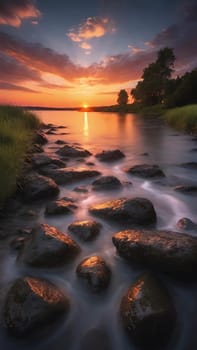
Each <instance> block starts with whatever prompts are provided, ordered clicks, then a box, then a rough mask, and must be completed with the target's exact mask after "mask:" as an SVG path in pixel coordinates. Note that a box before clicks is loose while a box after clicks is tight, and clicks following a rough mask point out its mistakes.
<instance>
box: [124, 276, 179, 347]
mask: <svg viewBox="0 0 197 350" xmlns="http://www.w3.org/2000/svg"><path fill="white" fill-rule="evenodd" d="M120 315H121V319H122V324H123V327H124V328H125V330H126V331H127V332H128V334H129V335H130V337H132V339H133V340H134V341H135V342H136V343H137V344H138V345H140V346H142V347H145V348H146V349H147V348H148V349H160V348H161V346H162V345H164V344H165V343H167V342H168V340H169V336H170V334H171V332H172V330H173V328H174V325H175V318H176V317H175V311H174V307H173V305H172V301H171V299H170V297H169V296H168V293H167V292H166V290H165V289H164V287H162V286H161V285H160V283H159V282H158V281H157V280H156V279H155V278H154V277H153V276H151V275H150V274H145V275H143V276H141V277H139V278H138V279H137V281H135V282H134V283H133V284H132V285H131V286H130V288H129V289H128V291H127V293H126V294H125V295H124V296H123V298H122V301H121V305H120ZM162 348H163V347H162Z"/></svg>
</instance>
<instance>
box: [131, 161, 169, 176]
mask: <svg viewBox="0 0 197 350" xmlns="http://www.w3.org/2000/svg"><path fill="white" fill-rule="evenodd" d="M126 172H127V173H128V174H130V175H134V176H139V177H144V178H154V177H164V176H165V175H164V173H163V171H162V170H161V169H160V168H159V166H158V165H155V164H153V165H150V164H139V165H133V166H132V167H130V168H129V169H127V170H126Z"/></svg>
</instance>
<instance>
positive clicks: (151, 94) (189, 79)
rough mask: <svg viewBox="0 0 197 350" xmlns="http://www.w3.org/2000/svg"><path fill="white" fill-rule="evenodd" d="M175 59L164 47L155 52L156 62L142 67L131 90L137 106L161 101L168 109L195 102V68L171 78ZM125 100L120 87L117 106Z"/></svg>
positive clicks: (126, 99) (123, 104) (196, 88)
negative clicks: (141, 72)
mask: <svg viewBox="0 0 197 350" xmlns="http://www.w3.org/2000/svg"><path fill="white" fill-rule="evenodd" d="M175 59H176V58H175V55H174V51H173V49H171V48H168V47H166V48H164V49H162V50H160V51H159V52H158V54H157V59H156V61H155V62H153V63H151V64H149V65H148V66H147V67H146V68H145V69H144V70H143V74H142V77H141V80H140V81H139V82H138V83H137V86H136V87H135V88H134V89H132V90H131V96H132V98H133V99H134V104H139V105H141V106H154V105H158V104H163V105H164V106H165V107H170V108H171V107H177V106H184V105H188V104H196V103H197V68H195V69H194V70H192V71H191V72H187V73H185V74H184V75H182V76H181V77H180V76H178V77H177V78H172V74H173V71H174V62H175ZM128 99H129V96H128V93H127V91H126V90H125V89H122V90H120V92H119V94H118V99H117V103H118V105H119V106H120V107H122V108H123V107H126V106H127V104H128Z"/></svg>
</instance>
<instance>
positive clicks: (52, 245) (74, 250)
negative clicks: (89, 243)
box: [18, 224, 80, 267]
mask: <svg viewBox="0 0 197 350" xmlns="http://www.w3.org/2000/svg"><path fill="white" fill-rule="evenodd" d="M79 252H80V247H79V246H78V244H77V243H76V242H75V241H74V240H73V239H72V238H71V237H70V236H69V235H67V234H66V233H62V232H61V231H59V230H57V229H56V228H55V227H52V226H49V225H47V224H40V225H38V226H37V227H35V228H34V229H33V230H32V235H31V239H29V240H28V241H27V242H26V244H25V245H24V247H23V248H22V250H20V252H19V255H18V260H19V261H21V262H23V263H26V264H28V265H31V266H35V267H54V266H58V265H62V264H65V263H67V262H69V261H70V259H71V258H74V257H75V256H76V255H77V254H78V253H79Z"/></svg>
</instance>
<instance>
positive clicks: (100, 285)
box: [77, 255, 111, 292]
mask: <svg viewBox="0 0 197 350" xmlns="http://www.w3.org/2000/svg"><path fill="white" fill-rule="evenodd" d="M77 275H78V276H79V277H80V278H82V279H83V280H85V282H86V284H87V285H88V286H89V287H90V289H91V290H92V291H93V292H101V291H102V290H104V289H105V288H107V287H108V285H109V281H110V277H111V271H110V269H109V267H108V266H107V264H106V262H105V260H104V259H103V258H101V257H100V256H96V255H95V256H91V257H89V258H86V259H84V260H83V261H82V262H81V263H80V264H79V265H78V267H77Z"/></svg>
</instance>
